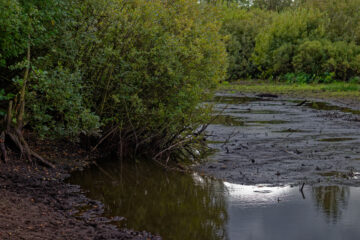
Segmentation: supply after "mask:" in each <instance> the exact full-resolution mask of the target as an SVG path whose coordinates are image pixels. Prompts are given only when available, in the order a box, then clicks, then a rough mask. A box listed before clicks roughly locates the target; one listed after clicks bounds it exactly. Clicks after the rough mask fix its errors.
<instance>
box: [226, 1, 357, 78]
mask: <svg viewBox="0 0 360 240" xmlns="http://www.w3.org/2000/svg"><path fill="white" fill-rule="evenodd" d="M243 2H244V1H238V2H237V3H235V4H232V5H231V6H232V7H224V9H225V10H224V11H223V13H224V15H223V26H222V32H223V33H224V34H228V35H229V38H230V39H229V41H228V42H227V51H228V53H229V63H230V67H229V69H228V79H230V80H237V79H239V78H260V79H269V78H270V79H280V80H287V81H296V82H330V81H334V80H342V81H355V82H359V80H360V78H359V76H360V27H359V24H358V23H359V21H360V1H359V0H344V1H340V0H327V1H319V0H306V1H275V0H274V1H271V0H269V1H254V2H253V4H250V5H246V6H247V7H246V8H244V7H239V6H241V5H242V3H243ZM257 2H258V4H256V3H257ZM260 3H262V4H263V7H261V8H259V7H256V6H259V4H260ZM276 3H278V5H277V4H276ZM226 5H228V4H226ZM260 5H261V4H260ZM274 6H275V7H274ZM268 9H273V10H276V11H269V10H268ZM279 9H281V11H280V10H279Z"/></svg>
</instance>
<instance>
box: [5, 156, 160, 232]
mask: <svg viewBox="0 0 360 240" xmlns="http://www.w3.org/2000/svg"><path fill="white" fill-rule="evenodd" d="M67 176H68V174H67V171H65V170H64V168H62V167H58V169H57V170H50V169H46V168H43V167H41V166H30V165H28V164H26V163H24V162H23V161H15V160H14V161H12V162H11V163H8V164H3V163H2V164H0V212H1V214H0V239H160V237H156V236H153V235H151V234H150V233H147V232H135V231H131V230H126V229H123V230H119V229H117V228H116V227H115V226H114V225H112V224H110V223H112V222H116V221H121V220H122V218H121V217H114V218H112V219H108V218H104V217H102V216H101V215H102V213H103V205H102V204H101V203H100V202H97V201H92V200H90V199H88V198H86V197H85V196H84V195H83V194H82V192H81V191H80V187H79V186H75V185H70V184H66V183H64V179H65V178H66V177H67Z"/></svg>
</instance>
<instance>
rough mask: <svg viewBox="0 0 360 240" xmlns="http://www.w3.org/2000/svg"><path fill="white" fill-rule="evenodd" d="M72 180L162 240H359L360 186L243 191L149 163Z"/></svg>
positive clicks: (127, 223)
mask: <svg viewBox="0 0 360 240" xmlns="http://www.w3.org/2000/svg"><path fill="white" fill-rule="evenodd" d="M101 167H102V170H103V171H100V170H99V169H97V168H96V167H93V168H90V169H87V170H85V171H84V172H75V173H73V174H72V176H71V178H70V179H69V181H70V182H71V183H73V184H80V185H81V186H82V188H83V189H84V190H86V191H88V193H87V196H88V197H90V198H93V199H96V200H100V201H102V202H103V203H104V205H105V214H104V215H106V216H108V217H113V216H124V217H126V220H123V221H120V222H117V223H116V224H117V225H118V226H119V227H128V228H133V229H135V230H147V231H150V232H152V233H158V234H160V235H161V236H162V237H163V239H172V240H184V239H196V240H238V239H243V240H248V239H249V240H250V239H252V240H264V239H267V240H288V239H292V240H297V239H299V240H300V239H327V240H338V239H357V238H358V236H360V228H359V227H358V223H359V222H360V208H359V207H358V206H359V204H358V203H359V201H360V188H355V187H348V186H320V187H309V186H305V188H304V196H302V194H301V193H300V192H299V188H298V187H291V186H288V185H285V186H278V187H272V186H270V185H241V184H234V183H230V182H223V181H220V180H213V179H210V178H204V177H202V176H200V175H198V174H193V175H187V174H181V173H177V172H166V171H163V170H161V169H159V168H158V166H153V165H151V164H146V163H144V164H141V165H132V164H128V163H122V164H121V163H119V162H112V163H110V162H108V163H102V164H101Z"/></svg>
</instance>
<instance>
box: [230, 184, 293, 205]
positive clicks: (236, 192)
mask: <svg viewBox="0 0 360 240" xmlns="http://www.w3.org/2000/svg"><path fill="white" fill-rule="evenodd" d="M224 185H225V186H226V189H227V191H228V192H227V194H228V197H229V201H230V202H231V203H232V204H241V205H245V204H248V205H250V206H254V205H260V206H261V205H268V204H273V203H276V202H279V201H285V200H288V198H289V197H290V196H293V195H294V194H291V193H293V191H298V190H297V188H292V187H290V186H278V187H273V186H270V185H241V184H234V183H229V182H224Z"/></svg>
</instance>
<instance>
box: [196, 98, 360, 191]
mask: <svg viewBox="0 0 360 240" xmlns="http://www.w3.org/2000/svg"><path fill="white" fill-rule="evenodd" d="M215 101H216V106H215V110H216V111H217V113H218V114H220V115H219V117H218V118H217V119H216V120H215V121H214V124H212V125H210V126H209V128H208V132H207V134H208V136H207V139H208V140H209V143H210V144H209V145H210V147H211V148H213V149H215V150H216V153H215V154H214V155H213V156H211V157H210V159H209V161H207V162H205V163H203V164H201V165H199V166H197V167H196V168H195V169H196V171H198V172H200V173H204V174H207V175H211V176H214V177H216V178H218V179H223V180H225V181H229V182H232V183H241V184H263V183H265V184H272V185H283V184H293V185H297V184H302V183H306V184H318V183H320V184H342V185H354V186H359V185H360V147H359V146H360V115H359V111H358V110H357V109H351V108H346V107H344V106H337V105H335V103H334V102H332V103H326V102H323V101H322V102H317V101H314V100H312V101H303V100H289V99H284V98H275V97H266V96H260V97H259V96H254V95H250V96H249V95H242V94H238V93H235V94H234V93H231V94H230V93H219V94H218V95H217V96H216V97H215Z"/></svg>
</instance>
